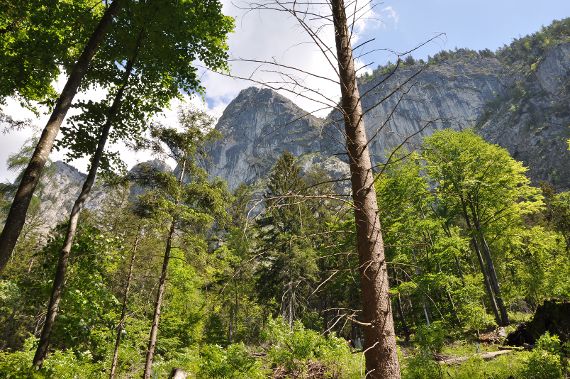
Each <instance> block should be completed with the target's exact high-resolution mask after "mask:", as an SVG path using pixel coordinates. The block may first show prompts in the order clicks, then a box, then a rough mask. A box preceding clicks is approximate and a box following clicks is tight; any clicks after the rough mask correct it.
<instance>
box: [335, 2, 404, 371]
mask: <svg viewBox="0 0 570 379" xmlns="http://www.w3.org/2000/svg"><path fill="white" fill-rule="evenodd" d="M331 6H332V15H333V24H334V30H335V42H336V51H337V60H338V69H339V76H340V77H339V79H340V90H341V95H342V98H341V107H342V111H343V116H344V124H345V131H346V145H347V152H348V157H349V162H350V173H351V183H352V198H353V201H354V216H355V221H356V235H357V249H358V256H359V262H360V266H359V267H360V289H361V296H362V305H363V314H362V317H363V321H364V326H363V329H364V340H365V341H364V350H365V358H366V373H367V377H368V378H371V379H375V378H384V379H393V378H400V364H399V362H398V355H397V353H396V335H395V333H394V320H393V318H392V309H391V304H390V297H389V292H388V291H389V285H388V272H387V267H386V259H385V256H384V243H383V240H382V233H381V230H380V220H379V218H378V204H377V200H376V191H375V189H374V177H373V173H372V162H371V160H370V154H369V151H368V145H367V143H368V139H367V137H366V130H365V128H364V122H363V119H362V118H363V113H362V105H361V103H360V93H359V91H358V86H357V84H356V72H355V69H354V59H353V56H352V47H351V44H350V35H349V31H348V26H347V20H346V13H345V6H344V1H343V0H331Z"/></svg>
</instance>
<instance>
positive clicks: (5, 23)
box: [0, 0, 104, 104]
mask: <svg viewBox="0 0 570 379" xmlns="http://www.w3.org/2000/svg"><path fill="white" fill-rule="evenodd" d="M103 10H104V4H103V3H97V4H93V3H92V2H91V1H86V0H85V1H84V0H77V1H75V0H74V1H55V0H22V1H18V3H17V4H16V3H14V2H11V1H3V2H2V3H1V4H0V15H1V17H0V102H4V100H5V98H6V97H9V96H16V97H18V98H20V100H22V101H24V102H27V103H28V104H29V102H30V101H48V100H51V99H52V98H53V97H55V90H54V89H53V88H52V83H53V81H55V80H56V79H57V77H58V75H59V73H60V67H61V65H63V66H64V67H69V65H70V63H72V62H73V61H74V60H75V59H76V57H77V56H78V55H79V54H78V50H77V46H82V45H84V44H85V43H86V42H87V39H88V37H89V34H90V33H91V31H92V30H93V29H94V28H95V24H96V22H97V21H98V19H99V18H100V16H101V15H102V12H103ZM78 25H81V27H78Z"/></svg>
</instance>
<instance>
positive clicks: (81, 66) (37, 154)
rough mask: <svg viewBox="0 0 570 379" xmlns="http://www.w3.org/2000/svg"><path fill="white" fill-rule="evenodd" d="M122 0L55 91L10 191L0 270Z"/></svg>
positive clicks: (107, 14)
mask: <svg viewBox="0 0 570 379" xmlns="http://www.w3.org/2000/svg"><path fill="white" fill-rule="evenodd" d="M122 1H123V0H115V1H113V3H112V4H111V5H110V6H109V7H108V8H107V10H106V11H105V14H104V15H103V17H102V18H101V20H100V21H99V24H98V25H97V28H96V29H95V31H94V32H93V34H92V35H91V37H90V38H89V41H88V42H87V45H86V46H85V48H84V50H83V52H82V53H81V56H80V57H79V59H78V60H77V62H76V63H75V66H74V67H73V70H72V71H71V74H70V75H69V78H68V79H67V83H66V84H65V87H64V88H63V91H62V92H61V94H60V95H59V98H58V100H57V102H56V104H55V108H54V109H53V112H52V114H51V117H50V118H49V120H48V122H47V124H46V126H45V128H44V130H43V132H42V135H41V137H40V139H39V141H38V144H37V145H36V148H35V150H34V153H33V154H32V157H31V158H30V162H29V163H28V166H27V167H26V170H25V171H24V174H23V175H22V178H21V180H20V184H19V186H18V190H17V191H16V194H15V195H14V200H13V201H12V205H11V207H10V211H9V213H8V217H7V218H6V223H5V225H4V229H3V230H2V233H1V234H0V271H2V270H3V269H4V267H5V266H6V264H7V263H8V260H9V258H10V256H11V255H12V251H13V250H14V247H15V246H16V242H17V241H18V237H19V236H20V233H21V231H22V228H23V226H24V222H25V221H26V213H27V212H28V207H29V205H30V201H31V200H32V196H33V194H34V191H35V189H36V186H37V185H38V182H39V179H40V175H41V173H42V171H43V168H44V166H45V164H46V162H47V159H48V156H49V154H50V152H51V149H52V147H53V143H54V141H55V138H56V137H57V134H58V133H59V128H60V126H61V124H62V122H63V120H64V118H65V116H66V114H67V111H68V110H69V107H70V106H71V102H72V101H73V98H74V97H75V94H76V93H77V89H78V88H79V85H80V84H81V80H82V79H83V76H85V73H86V72H87V70H88V68H89V64H90V63H91V60H92V59H93V56H94V55H95V53H96V52H97V50H98V48H99V45H100V44H101V42H102V41H103V38H104V37H105V34H106V33H107V30H108V29H109V27H110V25H111V23H112V21H113V18H114V17H115V15H116V14H117V12H118V11H119V6H120V4H121V3H122Z"/></svg>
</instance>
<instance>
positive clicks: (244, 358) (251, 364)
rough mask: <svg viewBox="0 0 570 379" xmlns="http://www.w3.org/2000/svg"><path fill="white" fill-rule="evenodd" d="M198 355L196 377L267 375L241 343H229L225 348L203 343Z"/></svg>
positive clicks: (260, 376) (253, 376) (254, 376)
mask: <svg viewBox="0 0 570 379" xmlns="http://www.w3.org/2000/svg"><path fill="white" fill-rule="evenodd" d="M200 355H201V361H200V371H199V372H198V378H236V379H239V378H243V379H246V378H252V379H255V378H265V377H266V376H267V373H266V372H264V370H263V369H262V368H261V365H260V362H259V361H258V360H256V359H255V358H254V357H253V356H252V355H251V354H250V352H248V350H247V348H246V347H245V345H244V344H241V343H240V344H233V345H229V346H228V347H227V348H226V349H223V348H222V347H221V346H218V345H205V346H203V347H202V348H201V352H200Z"/></svg>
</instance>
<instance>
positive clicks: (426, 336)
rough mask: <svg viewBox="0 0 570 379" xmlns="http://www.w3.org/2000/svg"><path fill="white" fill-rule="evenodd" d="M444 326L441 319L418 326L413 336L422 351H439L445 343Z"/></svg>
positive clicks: (445, 332)
mask: <svg viewBox="0 0 570 379" xmlns="http://www.w3.org/2000/svg"><path fill="white" fill-rule="evenodd" d="M446 334H447V331H446V328H445V326H444V325H443V323H442V322H441V321H435V322H433V323H431V324H430V325H429V326H428V325H422V326H419V327H418V328H417V329H416V334H415V337H414V340H415V342H416V343H417V345H418V346H419V348H420V349H421V350H423V351H426V352H430V353H439V352H441V349H442V348H443V345H444V344H445V336H446Z"/></svg>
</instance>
